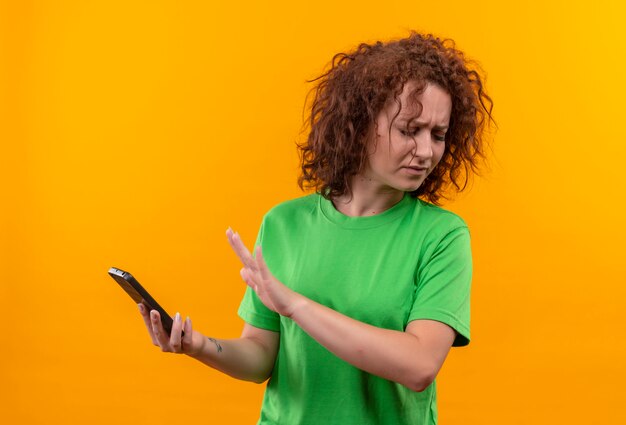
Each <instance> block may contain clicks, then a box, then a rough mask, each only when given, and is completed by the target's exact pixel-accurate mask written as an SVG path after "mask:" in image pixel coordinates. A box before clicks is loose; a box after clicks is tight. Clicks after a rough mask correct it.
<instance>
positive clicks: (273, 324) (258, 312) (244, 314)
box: [237, 219, 280, 332]
mask: <svg viewBox="0 0 626 425" xmlns="http://www.w3.org/2000/svg"><path fill="white" fill-rule="evenodd" d="M264 229H265V219H264V220H263V223H262V224H261V228H260V229H259V234H258V235H257V239H256V242H255V244H254V250H253V251H252V252H256V247H257V246H259V245H260V246H261V248H262V249H263V253H266V250H265V246H263V232H264ZM237 313H238V314H239V317H241V318H242V319H243V320H244V321H245V322H246V323H249V324H251V325H252V326H254V327H257V328H261V329H266V330H269V331H275V332H279V331H280V316H279V315H278V313H276V312H274V311H272V310H270V309H269V308H267V307H266V306H265V305H264V304H263V303H262V302H261V300H260V299H259V297H258V296H257V294H256V293H255V292H254V291H253V290H252V288H250V287H249V286H248V287H246V293H245V294H244V296H243V299H242V300H241V303H240V304H239V310H238V312H237Z"/></svg>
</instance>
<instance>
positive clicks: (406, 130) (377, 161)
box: [362, 82, 452, 192]
mask: <svg viewBox="0 0 626 425" xmlns="http://www.w3.org/2000/svg"><path fill="white" fill-rule="evenodd" d="M416 86H417V85H416V83H415V82H408V83H406V84H405V86H404V88H403V90H402V93H401V94H400V97H399V99H400V101H401V103H402V109H401V110H400V114H398V116H397V117H396V119H395V120H394V121H393V123H392V122H391V121H392V120H393V117H394V116H395V115H396V113H397V112H398V104H397V103H396V102H395V101H393V100H392V101H389V102H387V104H386V106H385V107H384V108H383V109H382V111H381V112H380V114H379V115H378V118H377V120H376V122H377V124H378V126H377V128H376V140H375V142H374V141H373V140H372V141H370V142H369V146H368V155H369V156H368V162H367V164H366V166H365V169H364V171H363V173H362V174H363V176H364V177H366V178H367V179H368V180H370V181H371V183H374V184H376V185H378V186H379V187H378V188H377V189H378V190H379V191H389V190H391V191H394V190H397V191H402V192H410V191H414V190H416V189H417V188H419V187H420V185H421V184H422V183H423V182H424V180H425V179H426V177H427V176H428V174H430V172H431V171H432V170H433V169H434V168H435V166H436V165H437V164H438V163H439V160H441V157H442V156H443V153H444V150H445V135H446V131H447V130H448V126H449V124H450V113H451V110H452V101H451V99H450V95H449V94H448V93H447V92H446V91H445V90H443V89H442V88H441V87H439V86H438V85H435V84H431V83H428V84H427V85H426V88H425V90H424V92H423V93H421V94H420V95H419V96H417V97H416V99H417V100H419V102H420V103H421V104H422V111H421V114H419V116H418V115H417V113H418V112H419V111H418V108H417V105H415V104H414V102H411V98H410V93H411V92H412V91H413V90H414V89H415V88H416Z"/></svg>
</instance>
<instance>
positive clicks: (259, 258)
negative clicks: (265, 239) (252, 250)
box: [256, 245, 272, 280]
mask: <svg viewBox="0 0 626 425" xmlns="http://www.w3.org/2000/svg"><path fill="white" fill-rule="evenodd" d="M256 262H257V265H258V267H259V270H260V271H261V277H262V278H263V279H265V280H267V279H269V278H270V277H272V273H271V272H270V269H269V268H268V267H267V264H266V263H265V258H263V252H262V251H261V245H259V246H257V247H256Z"/></svg>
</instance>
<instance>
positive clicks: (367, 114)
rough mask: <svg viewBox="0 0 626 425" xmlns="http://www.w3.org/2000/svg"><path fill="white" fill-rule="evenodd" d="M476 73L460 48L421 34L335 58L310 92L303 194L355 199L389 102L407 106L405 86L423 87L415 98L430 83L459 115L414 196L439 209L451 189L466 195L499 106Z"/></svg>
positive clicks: (365, 46)
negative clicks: (354, 184) (375, 128)
mask: <svg viewBox="0 0 626 425" xmlns="http://www.w3.org/2000/svg"><path fill="white" fill-rule="evenodd" d="M477 69H478V66H477V65H476V64H475V63H473V62H470V61H468V60H467V59H465V57H464V55H463V53H462V52H461V51H459V50H457V49H456V48H455V44H454V41H452V40H447V39H446V40H441V39H439V38H437V37H435V36H433V35H422V34H418V33H415V32H413V33H411V35H410V36H409V37H407V38H404V39H401V40H397V41H391V42H388V43H382V42H380V41H379V42H376V43H374V44H371V45H369V44H365V43H363V44H361V45H359V46H358V48H357V49H356V50H355V51H353V52H350V53H338V54H337V55H335V56H334V57H333V60H332V62H331V65H330V70H329V71H327V72H325V73H324V74H322V75H321V76H320V77H318V78H316V79H314V80H311V81H310V82H316V83H317V84H316V86H315V87H314V88H313V89H312V90H311V93H313V94H314V96H313V101H312V103H311V107H310V115H309V118H308V120H307V124H308V125H309V126H310V131H309V134H308V137H307V139H306V141H305V142H304V143H302V144H298V148H299V153H300V158H301V168H302V174H301V175H300V177H299V178H298V184H299V186H300V188H301V189H303V190H304V189H305V188H313V189H315V191H316V192H318V193H320V194H321V195H322V196H324V197H325V198H327V199H331V198H334V197H338V196H341V195H344V194H346V193H350V192H351V188H350V180H351V178H352V177H353V176H354V175H356V174H358V172H359V171H360V170H361V169H362V167H363V166H364V164H365V163H366V161H367V140H368V137H369V135H370V134H371V133H370V132H371V129H372V125H373V124H374V123H375V122H376V118H377V116H378V114H379V113H380V111H381V110H382V109H383V107H384V106H385V104H386V102H387V101H389V100H390V99H393V100H395V101H396V103H397V104H398V105H399V106H401V105H400V101H399V99H398V97H399V96H400V93H401V92H402V89H403V87H404V85H405V83H407V82H408V81H417V82H418V86H419V87H418V89H417V90H416V92H414V93H413V94H416V93H419V92H421V91H423V89H424V87H425V85H426V84H427V83H433V84H437V85H438V86H440V87H441V88H443V89H444V90H445V91H447V92H448V94H449V95H450V98H451V100H452V111H451V116H450V126H449V129H448V132H447V134H446V148H445V152H444V154H443V157H442V158H441V160H440V162H439V164H438V165H437V167H435V169H434V170H433V171H432V172H431V173H430V175H429V176H428V178H427V179H426V180H425V181H424V183H422V185H421V186H420V187H419V188H418V189H417V190H415V191H414V192H411V196H413V197H420V198H423V199H425V200H427V201H429V202H432V203H435V204H438V203H439V202H438V200H439V199H440V198H444V199H445V198H446V196H444V194H443V192H444V191H446V190H447V189H448V187H449V186H450V184H452V185H453V186H454V187H455V189H456V191H458V192H460V191H462V190H464V189H465V187H466V186H467V182H468V178H469V177H470V174H471V172H474V173H476V172H477V171H478V159H479V158H483V159H484V158H485V154H484V145H485V135H484V133H485V124H486V123H487V122H492V121H493V118H492V116H491V111H492V108H493V102H492V101H491V98H490V97H489V96H488V95H487V94H486V93H485V91H484V89H483V82H482V80H481V76H480V74H479V72H478V71H477ZM398 112H399V111H398ZM396 116H397V115H396ZM394 119H395V117H394Z"/></svg>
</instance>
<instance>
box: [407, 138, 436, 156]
mask: <svg viewBox="0 0 626 425" xmlns="http://www.w3.org/2000/svg"><path fill="white" fill-rule="evenodd" d="M413 142H414V145H413V152H412V153H413V156H415V157H417V158H418V159H420V160H429V159H430V158H432V156H433V143H434V142H435V141H434V140H433V136H432V134H430V132H427V131H420V132H419V134H418V135H417V136H415V137H414V138H413Z"/></svg>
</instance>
